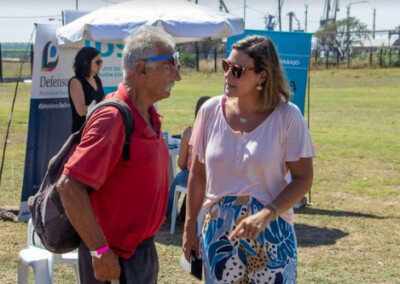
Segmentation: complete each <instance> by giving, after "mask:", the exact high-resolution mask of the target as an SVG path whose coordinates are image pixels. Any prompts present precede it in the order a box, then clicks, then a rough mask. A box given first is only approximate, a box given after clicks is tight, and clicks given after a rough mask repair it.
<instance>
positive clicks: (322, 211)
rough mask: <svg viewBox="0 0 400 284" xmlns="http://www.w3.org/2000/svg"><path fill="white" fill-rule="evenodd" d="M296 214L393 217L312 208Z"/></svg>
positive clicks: (299, 210)
mask: <svg viewBox="0 0 400 284" xmlns="http://www.w3.org/2000/svg"><path fill="white" fill-rule="evenodd" d="M295 213H296V214H311V215H327V216H332V217H360V218H371V219H385V218H393V217H382V216H376V215H373V214H365V213H359V212H351V211H342V210H326V209H317V208H312V207H302V208H300V209H298V210H296V211H295Z"/></svg>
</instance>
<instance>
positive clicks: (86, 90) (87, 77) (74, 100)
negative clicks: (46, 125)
mask: <svg viewBox="0 0 400 284" xmlns="http://www.w3.org/2000/svg"><path fill="white" fill-rule="evenodd" d="M102 64H103V60H101V57H100V52H99V51H98V50H97V49H95V48H93V47H83V48H81V49H80V50H79V51H78V53H77V54H76V56H75V62H74V71H75V76H74V77H72V78H71V79H70V80H69V83H68V95H69V100H70V103H71V109H72V132H76V131H78V130H79V129H80V128H81V126H82V125H83V123H84V122H85V119H86V114H87V108H88V105H90V103H91V102H92V101H93V100H95V101H96V102H97V103H98V102H100V101H101V100H102V99H103V97H104V90H103V85H102V84H101V80H100V78H99V77H98V74H99V73H100V69H101V65H102Z"/></svg>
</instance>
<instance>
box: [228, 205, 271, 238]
mask: <svg viewBox="0 0 400 284" xmlns="http://www.w3.org/2000/svg"><path fill="white" fill-rule="evenodd" d="M274 218H275V212H274V211H271V210H270V209H268V208H264V209H263V210H261V211H260V212H257V213H256V214H254V215H251V216H248V217H246V218H244V219H243V220H242V221H241V222H240V223H239V224H238V225H237V226H236V228H235V229H234V230H233V231H232V232H231V233H230V235H229V240H233V239H234V238H235V237H238V238H248V239H252V240H255V239H257V237H258V235H259V234H260V232H261V231H263V230H264V229H265V227H266V226H267V225H268V223H269V222H271V221H272V220H273V219H274Z"/></svg>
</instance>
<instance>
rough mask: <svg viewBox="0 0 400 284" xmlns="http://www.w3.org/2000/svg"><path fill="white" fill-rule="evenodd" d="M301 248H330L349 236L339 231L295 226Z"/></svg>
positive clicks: (300, 225) (301, 225) (302, 225)
mask: <svg viewBox="0 0 400 284" xmlns="http://www.w3.org/2000/svg"><path fill="white" fill-rule="evenodd" d="M294 229H295V231H296V236H297V245H298V246H299V247H317V246H328V245H333V244H335V243H336V241H337V240H339V239H341V238H344V237H345V236H347V235H348V233H345V232H343V231H341V230H339V229H330V228H319V227H315V226H309V225H306V224H297V223H295V224H294Z"/></svg>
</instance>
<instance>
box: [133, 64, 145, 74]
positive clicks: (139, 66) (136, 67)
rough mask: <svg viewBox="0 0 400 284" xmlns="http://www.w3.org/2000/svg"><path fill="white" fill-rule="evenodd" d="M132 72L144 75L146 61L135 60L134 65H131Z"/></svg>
mask: <svg viewBox="0 0 400 284" xmlns="http://www.w3.org/2000/svg"><path fill="white" fill-rule="evenodd" d="M133 70H134V73H136V75H137V76H139V77H141V76H145V75H146V62H144V61H143V60H138V61H136V62H135V65H134V67H133Z"/></svg>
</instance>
